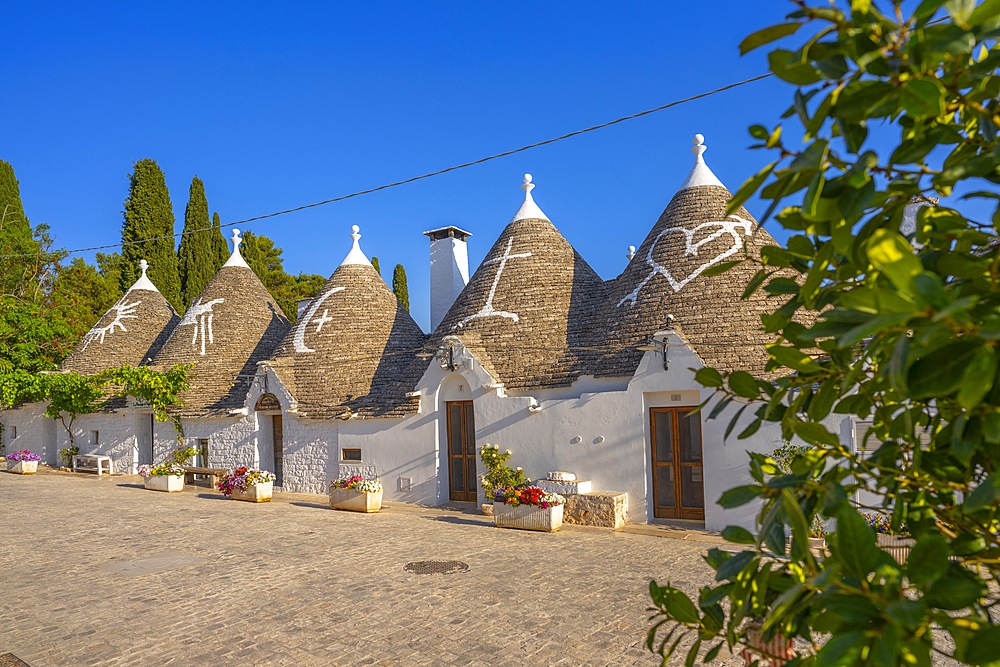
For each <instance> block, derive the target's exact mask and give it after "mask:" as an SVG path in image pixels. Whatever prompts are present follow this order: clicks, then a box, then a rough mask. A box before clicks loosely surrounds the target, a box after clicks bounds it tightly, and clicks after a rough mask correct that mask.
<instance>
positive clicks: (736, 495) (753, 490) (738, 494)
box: [719, 484, 764, 509]
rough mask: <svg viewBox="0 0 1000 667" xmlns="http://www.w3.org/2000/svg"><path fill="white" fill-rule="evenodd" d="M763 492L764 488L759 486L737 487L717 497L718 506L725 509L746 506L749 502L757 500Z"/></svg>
mask: <svg viewBox="0 0 1000 667" xmlns="http://www.w3.org/2000/svg"><path fill="white" fill-rule="evenodd" d="M763 490H764V487H762V486H761V485H759V484H749V485H746V486H737V487H736V488H734V489H729V490H728V491H725V492H724V493H723V494H722V495H721V496H719V504H720V505H722V507H724V508H725V509H730V508H733V507H740V506H741V505H746V504H747V503H749V502H750V501H752V500H756V499H757V498H759V497H760V494H761V492H762V491H763Z"/></svg>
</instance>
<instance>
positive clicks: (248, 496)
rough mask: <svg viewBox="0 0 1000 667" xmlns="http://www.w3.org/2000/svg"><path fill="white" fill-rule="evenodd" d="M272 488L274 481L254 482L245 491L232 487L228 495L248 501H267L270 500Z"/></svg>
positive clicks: (234, 498)
mask: <svg viewBox="0 0 1000 667" xmlns="http://www.w3.org/2000/svg"><path fill="white" fill-rule="evenodd" d="M273 490H274V482H264V483H263V484H254V485H253V486H251V487H249V488H248V489H247V490H246V491H240V490H239V489H234V490H233V492H232V493H231V494H229V497H230V498H231V499H233V500H243V501H246V502H248V503H269V502H271V492H272V491H273Z"/></svg>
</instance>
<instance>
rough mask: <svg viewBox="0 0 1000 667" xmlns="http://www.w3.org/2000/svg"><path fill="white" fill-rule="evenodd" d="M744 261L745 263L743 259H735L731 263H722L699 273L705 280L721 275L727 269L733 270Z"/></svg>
mask: <svg viewBox="0 0 1000 667" xmlns="http://www.w3.org/2000/svg"><path fill="white" fill-rule="evenodd" d="M745 261H746V260H745V259H735V260H733V261H731V262H722V263H721V264H716V265H715V266H711V267H709V268H707V269H705V270H704V271H702V272H701V275H703V276H705V277H706V278H711V277H712V276H718V275H722V274H723V273H725V272H726V271H728V270H729V269H731V268H733V267H734V266H739V265H740V264H742V263H743V262H745Z"/></svg>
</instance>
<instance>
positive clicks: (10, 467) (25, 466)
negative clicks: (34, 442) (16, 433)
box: [7, 449, 42, 475]
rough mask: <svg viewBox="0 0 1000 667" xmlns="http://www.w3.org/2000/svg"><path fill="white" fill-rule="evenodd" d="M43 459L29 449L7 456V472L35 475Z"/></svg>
mask: <svg viewBox="0 0 1000 667" xmlns="http://www.w3.org/2000/svg"><path fill="white" fill-rule="evenodd" d="M41 460H42V457H41V456H39V455H38V454H35V453H34V452H29V451H28V450H27V449H22V450H21V451H19V452H14V453H13V454H9V455H7V472H12V473H15V474H18V475H34V474H35V473H36V472H38V462H39V461H41Z"/></svg>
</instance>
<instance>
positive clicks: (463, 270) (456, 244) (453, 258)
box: [424, 227, 472, 331]
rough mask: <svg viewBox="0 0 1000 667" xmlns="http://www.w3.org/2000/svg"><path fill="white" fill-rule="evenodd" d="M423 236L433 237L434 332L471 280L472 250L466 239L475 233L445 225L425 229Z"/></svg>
mask: <svg viewBox="0 0 1000 667" xmlns="http://www.w3.org/2000/svg"><path fill="white" fill-rule="evenodd" d="M424 236H427V237H429V238H430V240H431V331H434V330H435V329H437V326H438V325H439V324H441V320H443V319H444V316H445V315H447V314H448V309H449V308H451V304H453V303H454V302H455V299H457V298H458V295H459V294H461V292H462V290H463V289H465V286H466V285H467V284H468V282H469V250H468V247H467V246H466V244H465V239H467V238H468V237H470V236H472V234H470V233H469V232H467V231H465V230H463V229H459V228H458V227H442V228H440V229H432V230H431V231H429V232H424Z"/></svg>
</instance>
